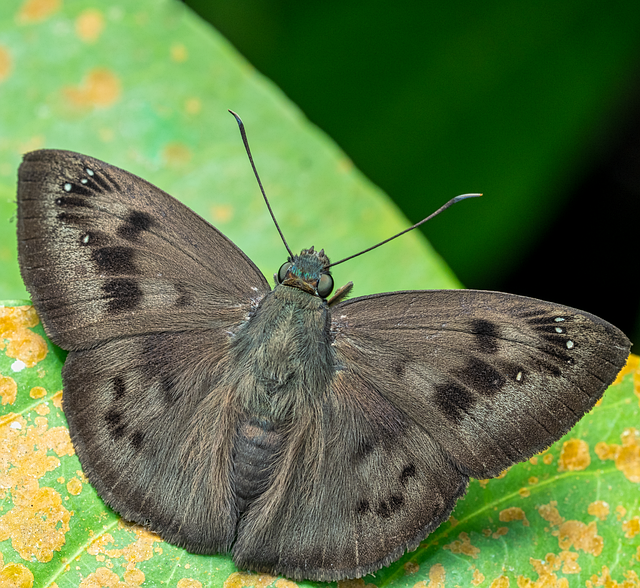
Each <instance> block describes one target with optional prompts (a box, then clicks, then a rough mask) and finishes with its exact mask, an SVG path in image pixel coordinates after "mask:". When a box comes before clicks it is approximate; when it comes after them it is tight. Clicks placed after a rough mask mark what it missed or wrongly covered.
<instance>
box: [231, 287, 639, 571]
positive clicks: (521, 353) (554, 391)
mask: <svg viewBox="0 0 640 588" xmlns="http://www.w3.org/2000/svg"><path fill="white" fill-rule="evenodd" d="M332 315H333V319H332V328H331V331H332V336H333V347H334V350H335V374H334V379H333V383H332V385H331V388H330V389H329V390H325V391H318V392H317V393H316V394H315V395H312V396H314V397H316V398H317V404H316V405H315V407H314V411H313V412H314V413H315V414H316V415H317V416H316V418H315V420H311V419H309V420H308V421H298V422H297V423H296V428H295V430H294V431H293V432H292V435H291V438H290V440H289V443H288V453H287V455H286V456H284V457H283V461H282V463H281V469H280V473H279V474H278V478H276V480H275V483H274V484H273V486H272V487H271V489H270V490H269V491H268V492H266V493H265V494H264V495H263V496H262V497H261V498H260V499H259V500H258V501H257V502H256V503H255V505H254V507H255V509H253V510H250V511H249V513H248V515H247V516H246V518H245V519H244V520H243V521H241V524H240V527H239V533H238V540H237V542H236V544H235V545H234V549H233V551H234V559H235V560H236V562H237V563H238V565H240V566H241V567H242V566H245V565H246V566H250V567H252V569H257V570H259V571H266V572H270V573H274V572H277V573H284V574H286V575H287V576H289V577H292V578H294V579H301V578H310V579H314V580H323V581H329V580H337V579H343V578H351V577H360V576H362V575H365V574H367V573H370V572H373V571H375V570H377V569H378V568H380V567H381V566H383V565H387V564H389V563H390V562H392V561H394V560H396V559H397V558H399V557H400V556H401V555H402V554H403V553H404V551H405V550H411V549H414V548H415V547H416V546H417V545H418V544H419V542H420V541H421V540H422V539H423V538H424V537H425V536H426V535H427V534H428V533H430V532H431V531H432V530H434V529H435V528H436V527H437V526H438V525H439V524H440V523H441V522H442V521H443V520H445V519H446V518H447V516H448V515H449V513H450V512H451V510H452V509H453V507H454V505H455V503H456V500H457V499H458V497H459V496H460V495H461V494H462V493H463V492H464V490H465V488H466V485H467V480H468V476H474V477H481V478H485V477H490V476H494V475H497V474H498V473H500V472H501V471H502V470H504V469H506V468H507V467H508V466H510V465H511V464H513V463H515V462H518V461H522V460H525V459H527V458H529V457H531V456H532V455H534V454H535V453H536V452H538V451H540V450H542V449H544V448H546V447H548V446H549V445H550V444H551V443H553V442H554V441H555V440H557V439H558V438H560V437H561V436H562V435H563V434H564V433H565V432H566V431H567V430H569V428H571V427H572V426H573V425H574V424H575V423H576V422H577V421H578V420H579V419H580V418H581V417H582V416H583V415H584V414H585V412H587V411H588V410H589V409H590V408H591V407H592V406H593V405H594V404H595V402H596V401H597V400H598V399H599V398H600V397H601V396H602V394H603V392H604V390H605V389H606V388H607V386H608V385H609V384H610V383H611V382H612V381H613V379H614V378H615V376H616V374H617V373H618V371H619V370H620V368H621V367H622V366H623V365H624V362H625V360H626V357H627V355H628V353H629V341H628V340H627V338H626V337H625V336H624V335H623V334H622V333H621V332H620V331H619V330H618V329H616V328H615V327H613V326H612V325H610V324H608V323H606V322H605V321H602V320H601V319H598V318H597V317H594V316H592V315H589V314H587V313H584V312H581V311H577V310H574V309H571V308H567V307H564V306H560V305H556V304H551V303H547V302H542V301H538V300H532V299H529V298H523V297H519V296H511V295H508V294H501V293H495V292H479V291H463V290H461V291H433V292H428V291H422V292H399V293H391V294H381V295H377V296H369V297H363V298H359V299H354V300H351V301H348V302H345V303H342V304H339V305H338V306H337V307H336V308H335V309H332ZM256 562H258V564H257V565H256Z"/></svg>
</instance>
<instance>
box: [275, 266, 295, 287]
mask: <svg viewBox="0 0 640 588" xmlns="http://www.w3.org/2000/svg"><path fill="white" fill-rule="evenodd" d="M292 265H293V264H292V263H291V262H290V261H285V262H284V263H283V264H282V265H281V266H280V269H279V270H278V284H282V282H284V280H285V278H286V277H287V272H288V271H289V269H291V266H292Z"/></svg>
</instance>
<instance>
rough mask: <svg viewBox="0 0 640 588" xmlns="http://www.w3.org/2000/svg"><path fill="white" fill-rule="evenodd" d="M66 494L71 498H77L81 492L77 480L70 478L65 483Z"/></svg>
mask: <svg viewBox="0 0 640 588" xmlns="http://www.w3.org/2000/svg"><path fill="white" fill-rule="evenodd" d="M67 492H68V493H69V494H71V495H73V496H78V494H80V492H82V482H81V481H80V480H78V478H71V479H70V480H69V481H68V482H67Z"/></svg>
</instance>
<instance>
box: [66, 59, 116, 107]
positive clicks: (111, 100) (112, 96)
mask: <svg viewBox="0 0 640 588" xmlns="http://www.w3.org/2000/svg"><path fill="white" fill-rule="evenodd" d="M120 93H121V88H120V80H119V79H118V77H117V76H116V75H115V74H114V73H113V72H111V71H109V70H108V69H104V68H96V69H93V70H92V71H90V72H89V74H88V75H87V76H86V78H85V79H84V80H83V82H82V84H81V85H80V86H77V87H71V88H65V89H64V94H65V96H66V97H67V98H68V99H69V100H70V101H71V102H72V103H73V104H75V105H76V106H80V107H83V108H93V107H102V108H106V107H108V106H112V105H113V104H115V103H116V102H117V101H118V99H119V98H120Z"/></svg>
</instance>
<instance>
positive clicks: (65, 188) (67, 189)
mask: <svg viewBox="0 0 640 588" xmlns="http://www.w3.org/2000/svg"><path fill="white" fill-rule="evenodd" d="M63 187H64V191H65V192H71V184H70V183H69V182H67V183H66V184H65V185H64V186H63Z"/></svg>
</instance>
